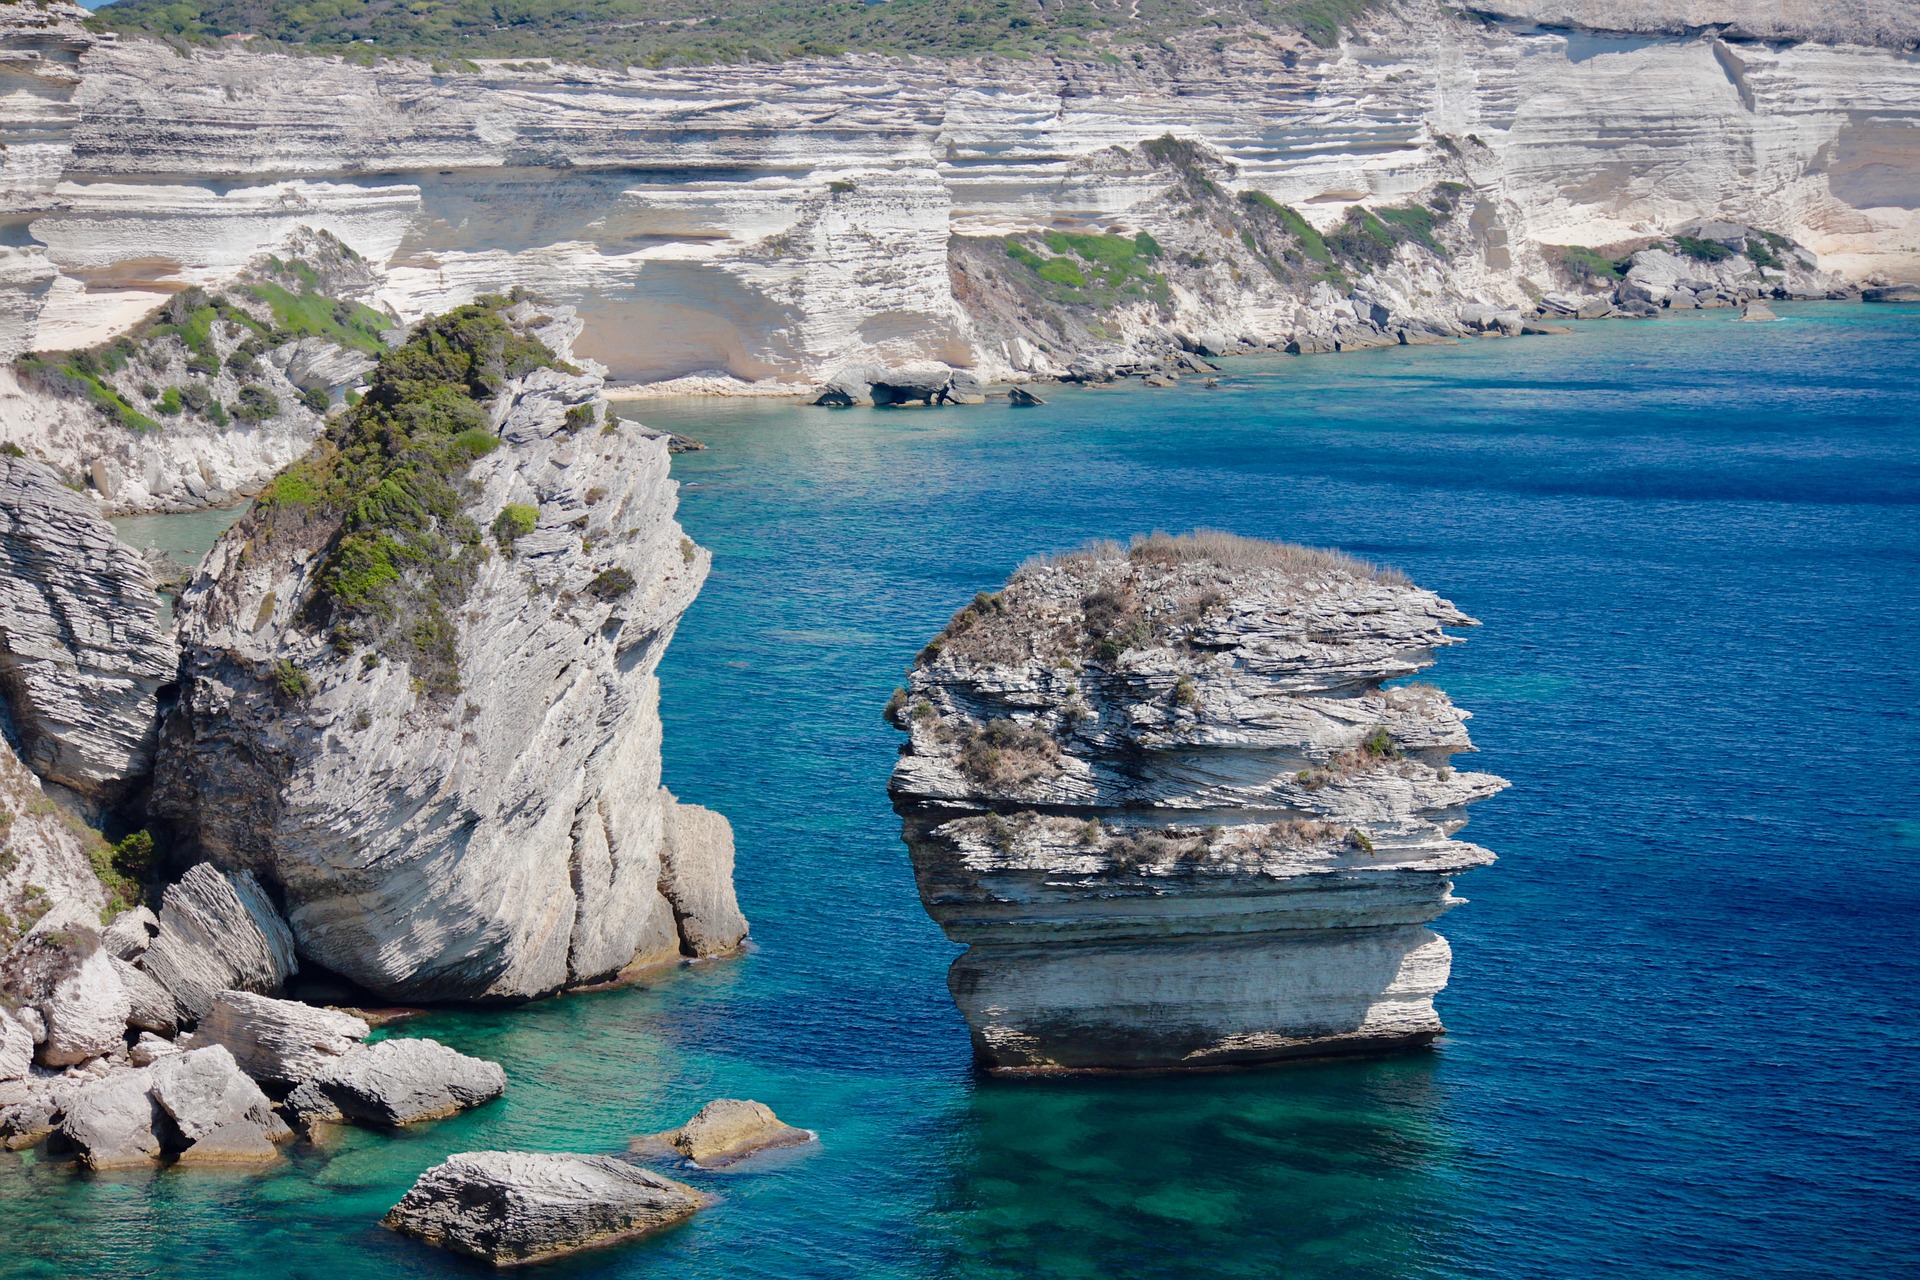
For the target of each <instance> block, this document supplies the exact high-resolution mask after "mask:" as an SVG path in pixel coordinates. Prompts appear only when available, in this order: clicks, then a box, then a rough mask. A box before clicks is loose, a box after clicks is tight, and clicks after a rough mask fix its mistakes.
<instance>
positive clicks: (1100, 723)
mask: <svg viewBox="0 0 1920 1280" xmlns="http://www.w3.org/2000/svg"><path fill="white" fill-rule="evenodd" d="M1471 624H1472V619H1470V618H1468V617H1467V616H1466V615H1464V614H1462V613H1461V612H1460V611H1459V610H1457V609H1455V608H1454V607H1453V606H1452V605H1451V604H1450V603H1448V602H1447V601H1445V600H1442V599H1440V598H1439V597H1437V596H1435V595H1434V594H1433V593H1432V592H1429V591H1423V590H1420V589H1418V588H1416V587H1414V586H1412V585H1411V584H1409V583H1407V582H1406V581H1405V580H1404V579H1402V578H1398V577H1396V576H1394V575H1391V574H1383V573H1379V572H1377V571H1375V570H1373V569H1371V568H1370V567H1369V566H1366V565H1364V564H1361V563H1360V562H1358V561H1354V560H1351V559H1348V558H1346V557H1342V556H1338V555H1336V554H1330V553H1325V552H1314V551H1309V550H1306V549H1304V548H1297V547H1295V548H1289V547H1284V546H1279V545H1277V544H1271V543H1258V542H1252V541H1248V540H1243V539H1234V538H1231V537H1228V536H1227V535H1216V534H1203V535H1197V536H1195V537H1190V538H1178V539H1175V538H1166V537H1164V536H1156V537H1154V538H1152V539H1145V540H1142V541H1140V542H1138V543H1136V545H1135V547H1134V548H1133V550H1132V551H1131V553H1129V552H1127V551H1126V550H1124V549H1122V548H1119V547H1117V546H1107V547H1104V548H1095V549H1094V550H1091V551H1088V552H1084V553H1078V554H1075V555H1072V556H1067V557H1062V558H1058V559H1054V560H1051V561H1045V562H1037V563H1035V564H1033V565H1030V566H1028V567H1026V568H1023V569H1022V570H1021V571H1020V572H1018V573H1017V574H1015V575H1014V577H1013V579H1012V580H1011V581H1010V582H1009V583H1008V586H1007V589H1006V590H1005V591H1004V592H1003V593H1000V594H999V595H997V596H994V597H991V598H983V600H982V601H980V602H977V603H976V604H975V605H973V606H970V607H969V608H968V609H967V610H965V611H963V613H962V614H961V615H959V616H958V617H957V618H956V619H955V621H954V623H953V624H951V625H950V626H949V628H948V630H947V631H946V632H945V633H944V634H943V635H942V636H941V637H940V638H939V640H938V641H936V643H935V644H934V645H931V646H929V648H928V650H927V652H926V653H925V654H923V655H922V657H921V658H920V660H919V661H918V662H917V663H916V664H915V669H914V671H913V675H912V677H911V680H910V682H909V685H908V687H907V689H906V691H905V693H904V695H903V697H902V698H901V699H900V700H899V701H898V702H897V704H896V706H895V708H894V715H895V720H896V723H898V724H899V725H901V727H903V728H905V729H907V730H908V731H909V732H910V733H911V735H912V742H911V746H910V749H909V750H908V751H907V752H906V753H905V754H904V755H902V756H901V758H900V760H899V761H898V763H897V764H896V766H895V769H894V775H893V780H892V792H893V796H894V802H895V805H896V807H897V808H898V809H899V810H900V812H901V814H902V816H903V818H904V819H905V836H906V840H907V843H908V846H909V848H910V849H911V851H912V855H913V860H914V869H915V873H916V876H917V878H918V880H919V885H920V892H921V897H922V899H923V901H924V902H925V904H926V907H927V911H928V913H929V914H930V915H932V916H933V918H934V919H935V920H936V921H937V922H939V924H940V925H941V927H942V928H943V929H944V930H945V931H946V933H947V935H948V936H949V937H951V938H953V939H954V940H955V941H957V942H965V943H968V944H969V949H968V950H967V952H965V953H964V954H963V955H961V956H960V957H959V958H958V959H957V960H955V962H954V965H953V968H952V971H951V973H950V974H949V978H948V982H949V986H950V988H951V990H952V992H953V995H954V998H955V1000H956V1001H957V1002H958V1004H959V1005H960V1008H961V1011H962V1013H964V1014H965V1015H966V1018H967V1021H968V1024H969V1026H970V1027H971V1028H972V1031H973V1038H974V1046H975V1051H976V1054H977V1055H978V1057H979V1059H980V1060H981V1062H982V1063H983V1064H985V1065H986V1066H988V1067H990V1068H992V1069H995V1070H1001V1071H1057V1070H1073V1069H1096V1068H1098V1069H1124V1068H1164V1067H1174V1066H1213V1065H1218V1064H1222V1063H1236V1062H1258V1061H1265V1060H1270V1059H1275V1058H1284V1057H1292V1056H1301V1055H1308V1054H1326V1053H1341V1052H1360V1051H1373V1050H1381V1049H1390V1048H1396V1047H1401V1046H1405V1045H1413V1044H1420V1043H1424V1042H1426V1041H1428V1040H1430V1039H1432V1038H1433V1037H1434V1036H1436V1035H1438V1034H1439V1033H1440V1031H1441V1030H1442V1028H1441V1024H1440V1021H1439V1018H1438V1015H1437V1014H1436V1013H1435V1011H1434V1008H1433V996H1434V995H1435V993H1437V992H1438V991H1439V990H1440V989H1441V988H1442V987H1443V986H1444V985H1445V984H1446V978H1447V970H1448V959H1449V952H1448V949H1447V945H1446V942H1445V941H1444V940H1443V939H1441V938H1439V937H1438V936H1436V935H1435V934H1433V933H1432V932H1431V931H1430V930H1428V929H1427V928H1426V927H1425V926H1426V924H1427V923H1428V922H1430V921H1431V920H1433V919H1434V918H1436V917H1437V916H1439V915H1440V914H1441V913H1443V912H1445V911H1446V910H1448V909H1449V908H1450V907H1452V906H1453V905H1454V904H1455V902H1456V901H1457V900H1456V899H1454V898H1453V897H1452V896H1451V889H1452V877H1453V876H1454V875H1455V874H1457V873H1458V872H1461V871H1464V870H1467V869H1469V868H1472V867H1476V866H1481V865H1484V864H1486V863H1488V862H1491V861H1492V855H1491V854H1490V853H1488V852H1487V851H1486V850H1484V849H1480V848H1478V847H1476V846H1474V845H1470V844H1466V843H1464V842H1459V841H1455V840H1452V839H1450V836H1451V835H1452V833H1453V832H1454V831H1455V830H1457V829H1458V828H1459V827H1460V826H1461V825H1462V824H1463V823H1464V821H1465V812H1464V809H1465V806H1466V805H1467V804H1469V803H1472V802H1473V801H1476V800H1479V799H1483V798H1485V797H1487V796H1490V795H1492V794H1494V793H1495V792H1497V791H1499V790H1500V789H1501V788H1502V787H1504V786H1505V785H1506V784H1505V782H1503V781H1502V780H1501V779H1499V778H1495V777H1491V776H1490V775H1486V774H1474V773H1460V772H1456V771H1454V770H1453V768H1452V767H1451V765H1450V764H1449V763H1448V760H1449V757H1451V756H1452V755H1453V754H1454V753H1457V752H1461V751H1468V750H1471V749H1472V747H1471V744H1470V743H1469V742H1468V740H1467V735H1466V732H1465V729H1464V725H1463V722H1464V720H1465V719H1466V714H1465V713H1464V712H1462V711H1459V710H1458V709H1457V708H1455V707H1454V706H1453V704H1452V703H1451V702H1449V701H1448V700H1447V697H1446V695H1445V694H1443V693H1441V692H1440V691H1439V690H1437V689H1433V688H1431V687H1428V686H1420V685H1414V686H1407V687H1405V688H1394V689H1386V688H1383V687H1382V685H1383V683H1384V682H1385V681H1387V680H1389V679H1393V678H1396V677H1405V676H1408V675H1412V674H1413V673H1414V672H1416V671H1418V670H1420V669H1421V668H1423V667H1426V666H1428V665H1430V664H1431V663H1432V661H1433V658H1432V652H1433V650H1434V649H1436V648H1438V647H1440V646H1443V645H1448V644H1454V643H1458V641H1457V640H1455V639H1453V638H1452V637H1450V636H1448V635H1447V634H1446V632H1445V630H1444V628H1447V627H1457V626H1465V625H1471Z"/></svg>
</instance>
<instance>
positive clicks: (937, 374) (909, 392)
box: [872, 365, 953, 408]
mask: <svg viewBox="0 0 1920 1280" xmlns="http://www.w3.org/2000/svg"><path fill="white" fill-rule="evenodd" d="M952 380H953V370H951V369H949V368H947V367H946V366H945V365H931V366H926V367H917V368H904V369H887V370H884V371H882V372H881V374H880V375H879V376H878V377H876V378H875V379H874V381H873V383H872V392H873V403H874V405H875V406H876V407H879V408H886V407H887V406H889V405H904V404H925V405H935V404H943V403H945V402H946V399H947V388H948V387H949V386H950V385H952Z"/></svg>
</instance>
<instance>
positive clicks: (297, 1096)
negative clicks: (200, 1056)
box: [287, 1039, 507, 1127]
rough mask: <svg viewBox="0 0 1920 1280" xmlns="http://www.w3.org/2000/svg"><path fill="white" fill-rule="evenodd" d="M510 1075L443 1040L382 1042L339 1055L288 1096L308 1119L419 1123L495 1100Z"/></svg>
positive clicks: (289, 1101)
mask: <svg viewBox="0 0 1920 1280" xmlns="http://www.w3.org/2000/svg"><path fill="white" fill-rule="evenodd" d="M506 1089H507V1073H506V1072H505V1071H503V1070H502V1069H501V1068H500V1065H499V1064H498V1063H495V1062H488V1061H487V1060H486V1059H484V1058H474V1057H469V1056H468V1055H466V1054H464V1053H460V1052H459V1051H457V1050H454V1049H450V1048H448V1047H447V1046H446V1045H443V1044H441V1043H440V1042H439V1041H438V1040H426V1039H420V1040H382V1041H381V1042H380V1043H379V1044H371V1045H365V1046H363V1047H361V1048H357V1049H355V1050H354V1051H353V1052H351V1053H349V1054H347V1055H346V1056H345V1057H342V1058H340V1059H339V1060H338V1061H337V1062H334V1063H333V1064H331V1065H329V1066H328V1067H326V1068H325V1069H324V1070H322V1071H320V1072H319V1073H318V1074H316V1075H315V1076H313V1077H312V1078H311V1079H308V1080H307V1081H305V1082H304V1083H302V1084H301V1086H300V1087H299V1088H298V1089H295V1090H294V1091H293V1093H292V1094H291V1095H290V1096H289V1097H288V1099H287V1102H288V1105H289V1106H291V1107H292V1108H293V1109H294V1110H295V1111H296V1112H297V1113H298V1114H299V1115H300V1117H301V1118H302V1119H303V1120H304V1121H306V1122H307V1123H312V1122H314V1121H316V1120H329V1121H331V1120H353V1121H358V1122H360V1123H362V1124H373V1125H385V1126H392V1127H397V1126H400V1125H409V1124H418V1123H420V1122H421V1121H423V1120H439V1119H443V1118H445V1117H447V1116H450V1115H455V1114H457V1113H459V1112H462V1111H465V1110H467V1109H469V1108H471V1107H477V1106H479V1105H481V1104H482V1103H485V1102H491V1101H493V1100H494V1099H495V1098H497V1097H499V1096H500V1095H501V1094H502V1093H505V1092H506Z"/></svg>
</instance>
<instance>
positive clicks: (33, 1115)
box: [0, 1077, 74, 1151]
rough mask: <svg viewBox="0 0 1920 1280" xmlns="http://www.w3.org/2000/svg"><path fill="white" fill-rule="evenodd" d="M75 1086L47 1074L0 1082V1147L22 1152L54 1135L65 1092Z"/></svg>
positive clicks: (58, 1122)
mask: <svg viewBox="0 0 1920 1280" xmlns="http://www.w3.org/2000/svg"><path fill="white" fill-rule="evenodd" d="M73 1087H74V1086H72V1085H71V1084H69V1082H68V1081H65V1080H61V1079H57V1078H56V1079H47V1078H45V1077H41V1078H37V1079H36V1078H29V1079H25V1080H14V1081H9V1082H6V1083H0V1147H5V1148H6V1149H7V1150H8V1151H20V1150H23V1149H25V1148H27V1147H31V1146H35V1145H37V1144H38V1143H39V1142H40V1141H41V1140H42V1139H44V1138H46V1137H48V1136H49V1135H50V1134H52V1133H53V1132H54V1130H56V1129H58V1128H59V1127H60V1119H61V1114H62V1111H61V1102H62V1099H63V1095H64V1094H65V1093H66V1092H68V1091H70V1090H71V1089H72V1088H73Z"/></svg>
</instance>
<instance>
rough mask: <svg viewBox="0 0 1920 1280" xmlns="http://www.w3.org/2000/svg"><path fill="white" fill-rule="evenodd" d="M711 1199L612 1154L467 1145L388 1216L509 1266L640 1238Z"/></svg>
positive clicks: (397, 1225) (420, 1234) (401, 1226)
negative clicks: (469, 1147) (486, 1148)
mask: <svg viewBox="0 0 1920 1280" xmlns="http://www.w3.org/2000/svg"><path fill="white" fill-rule="evenodd" d="M704 1203H705V1199H704V1197H702V1196H701V1194H700V1193H699V1192H697V1191H695V1190H694V1189H693V1188H692V1187H689V1186H686V1185H684V1184H682V1183H679V1182H675V1181H674V1180H673V1179H671V1178H666V1177H662V1176H661V1175H659V1174H657V1173H653V1172H651V1171H649V1170H646V1169H637V1168H635V1167H634V1166H632V1165H630V1164H626V1163H624V1162H623V1161H620V1160H616V1159H615V1158H614V1157H612V1156H580V1155H547V1154H538V1153H534V1152H525V1151H465V1152H461V1153H460V1154H458V1155H453V1156H449V1157H448V1158H447V1160H446V1161H445V1163H443V1164H437V1165H435V1166H434V1167H433V1168H431V1169H429V1170H427V1171H426V1172H425V1173H423V1174H421V1175H420V1178H419V1180H418V1181H417V1182H415V1183H414V1184H413V1189H412V1190H410V1191H408V1192H407V1194H406V1195H405V1196H404V1197H403V1198H402V1199H401V1201H400V1203H399V1204H397V1205H395V1206H394V1207H393V1209H392V1210H391V1211H390V1212H388V1214H387V1216H386V1218H385V1219H384V1222H385V1224H386V1225H387V1226H388V1227H390V1228H392V1229H393V1230H395V1231H398V1232H400V1233H401V1234H402V1235H408V1236H412V1237H414V1238H415V1239H418V1240H424V1241H426V1242H427V1243H428V1244H434V1245H439V1246H440V1247H441V1248H444V1249H447V1250H450V1251H452V1252H454V1253H460V1254H465V1255H466V1256H467V1257H470V1258H480V1259H483V1260H485V1261H487V1262H491V1263H493V1264H494V1265H495V1266H510V1265H514V1264H517V1263H523V1262H534V1261H538V1260H540V1259H543V1258H554V1257H559V1256H561V1255H562V1254H568V1253H575V1252H578V1251H579V1250H581V1249H588V1248H592V1247H594V1246H597V1245H607V1244H614V1243H616V1242H618V1241H621V1240H631V1239H635V1238H637V1237H639V1236H643V1235H647V1234H650V1233H651V1232H654V1231H659V1230H661V1229H662V1228H665V1227H669V1226H672V1225H673V1224H674V1223H676V1222H680V1221H682V1220H684V1219H686V1218H689V1217H692V1216H693V1214H694V1212H695V1211H696V1210H698V1209H699V1208H700V1207H701V1205H702V1204H704Z"/></svg>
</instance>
